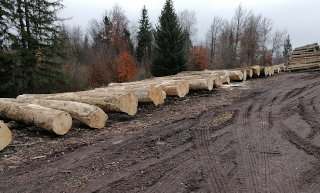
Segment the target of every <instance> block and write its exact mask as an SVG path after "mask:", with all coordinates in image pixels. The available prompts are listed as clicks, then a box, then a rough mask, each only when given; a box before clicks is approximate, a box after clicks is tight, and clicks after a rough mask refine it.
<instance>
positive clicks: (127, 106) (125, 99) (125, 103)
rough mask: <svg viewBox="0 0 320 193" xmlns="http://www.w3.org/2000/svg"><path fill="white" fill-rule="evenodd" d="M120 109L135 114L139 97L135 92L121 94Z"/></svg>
mask: <svg viewBox="0 0 320 193" xmlns="http://www.w3.org/2000/svg"><path fill="white" fill-rule="evenodd" d="M119 108H120V111H121V112H124V113H127V114H128V115H135V114H136V113H137V109H138V98H137V96H136V95H135V94H133V93H127V94H124V95H122V96H120V105H119Z"/></svg>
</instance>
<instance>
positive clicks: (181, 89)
mask: <svg viewBox="0 0 320 193" xmlns="http://www.w3.org/2000/svg"><path fill="white" fill-rule="evenodd" d="M151 84H152V83H151ZM155 85H156V86H160V87H161V89H162V90H163V91H164V92H165V93H166V95H167V96H178V97H180V98H181V97H184V96H186V95H187V94H188V93H189V82H188V81H185V80H167V81H161V82H159V83H155Z"/></svg>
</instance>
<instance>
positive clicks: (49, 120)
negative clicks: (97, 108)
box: [0, 100, 72, 135]
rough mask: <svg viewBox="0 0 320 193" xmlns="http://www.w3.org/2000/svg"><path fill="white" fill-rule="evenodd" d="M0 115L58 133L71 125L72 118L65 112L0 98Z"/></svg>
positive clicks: (63, 132) (61, 133) (66, 130)
mask: <svg viewBox="0 0 320 193" xmlns="http://www.w3.org/2000/svg"><path fill="white" fill-rule="evenodd" d="M0 117H4V118H7V119H12V120H14V121H21V122H23V123H26V124H34V125H35V126H37V127H39V128H42V129H44V130H47V131H50V132H53V133H55V134H58V135H64V134H66V133H67V132H68V131H69V129H70V128H71V126H72V118H71V116H70V114H69V113H67V112H64V111H60V110H56V109H50V108H46V107H42V106H39V105H35V104H24V103H15V102H10V101H5V100H0Z"/></svg>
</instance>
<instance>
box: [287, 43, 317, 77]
mask: <svg viewBox="0 0 320 193" xmlns="http://www.w3.org/2000/svg"><path fill="white" fill-rule="evenodd" d="M319 67H320V51H319V45H318V43H314V44H308V45H305V46H302V47H298V48H295V49H294V50H293V51H292V52H290V53H289V65H288V70H290V71H297V70H308V69H314V68H319Z"/></svg>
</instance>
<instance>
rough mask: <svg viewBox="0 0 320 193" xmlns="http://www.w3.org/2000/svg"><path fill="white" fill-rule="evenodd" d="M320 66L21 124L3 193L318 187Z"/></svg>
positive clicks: (8, 152) (4, 163) (2, 166)
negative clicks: (53, 130) (105, 112)
mask: <svg viewBox="0 0 320 193" xmlns="http://www.w3.org/2000/svg"><path fill="white" fill-rule="evenodd" d="M319 96H320V72H304V73H282V74H278V75H275V76H273V77H268V78H259V79H254V80H252V81H247V82H246V83H239V84H237V85H236V86H232V87H228V88H220V89H215V90H213V91H210V92H197V93H190V94H189V95H187V97H185V98H182V99H179V98H168V99H167V100H166V103H165V104H164V105H160V106H159V107H156V108H155V107H154V106H152V105H144V106H141V107H139V112H138V114H136V115H135V116H133V117H130V116H127V115H122V114H110V115H109V117H110V120H109V122H108V123H107V125H106V128H104V129H100V130H92V129H89V128H87V127H85V126H83V125H81V124H80V123H77V122H75V123H74V128H73V129H72V130H71V131H70V132H69V133H68V134H67V135H65V136H62V137H57V136H54V135H51V134H48V133H46V132H39V131H38V130H37V128H34V127H31V126H30V127H22V128H17V129H14V130H13V131H12V132H13V136H14V140H13V142H12V144H11V145H10V146H9V147H7V148H6V149H5V150H4V151H2V152H0V179H1V180H0V192H6V193H7V192H108V193H109V192H112V193H113V192H119V193H120V192H121V193H124V192H173V193H175V192H226V193H229V192H243V193H249V192H286V193H288V192H290V193H291V192H319V191H320V116H319V114H320V97H319Z"/></svg>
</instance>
